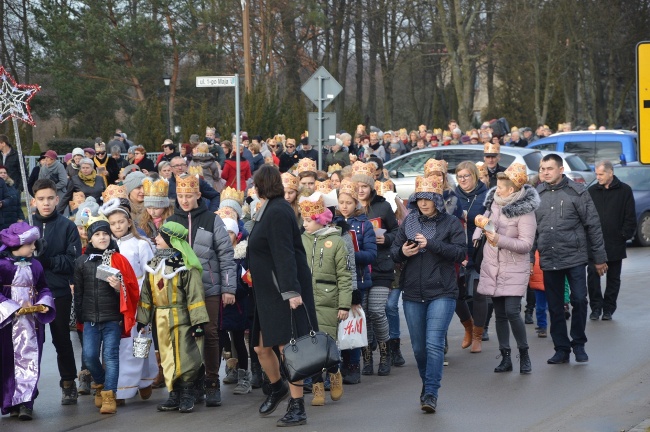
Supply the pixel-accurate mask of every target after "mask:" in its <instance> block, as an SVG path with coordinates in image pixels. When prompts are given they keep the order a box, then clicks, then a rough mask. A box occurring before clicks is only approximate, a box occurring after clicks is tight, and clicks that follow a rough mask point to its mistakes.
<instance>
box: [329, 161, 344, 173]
mask: <svg viewBox="0 0 650 432" xmlns="http://www.w3.org/2000/svg"><path fill="white" fill-rule="evenodd" d="M342 169H343V167H342V166H341V165H339V164H337V163H336V164H334V165H330V166H329V167H328V168H327V174H332V173H333V172H334V171H340V170H342Z"/></svg>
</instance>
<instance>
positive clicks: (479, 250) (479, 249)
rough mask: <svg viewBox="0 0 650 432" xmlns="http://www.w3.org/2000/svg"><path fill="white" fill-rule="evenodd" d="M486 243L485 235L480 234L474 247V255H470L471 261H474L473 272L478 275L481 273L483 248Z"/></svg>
mask: <svg viewBox="0 0 650 432" xmlns="http://www.w3.org/2000/svg"><path fill="white" fill-rule="evenodd" d="M485 242H487V237H486V236H485V233H483V232H482V233H481V237H480V238H479V239H478V244H477V245H476V246H475V247H474V254H473V255H472V261H474V270H476V271H477V272H478V273H479V274H480V273H481V263H482V262H483V247H484V246H485Z"/></svg>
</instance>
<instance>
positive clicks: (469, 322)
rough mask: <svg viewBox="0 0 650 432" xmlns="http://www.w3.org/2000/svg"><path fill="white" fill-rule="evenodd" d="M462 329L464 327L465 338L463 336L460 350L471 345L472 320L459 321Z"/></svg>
mask: <svg viewBox="0 0 650 432" xmlns="http://www.w3.org/2000/svg"><path fill="white" fill-rule="evenodd" d="M461 324H462V325H463V327H465V336H463V343H462V344H461V345H460V346H461V348H463V349H465V348H468V347H469V346H470V345H471V344H472V331H473V330H474V320H473V319H472V318H470V319H468V320H466V321H461Z"/></svg>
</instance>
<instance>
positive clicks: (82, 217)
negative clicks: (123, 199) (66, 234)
mask: <svg viewBox="0 0 650 432" xmlns="http://www.w3.org/2000/svg"><path fill="white" fill-rule="evenodd" d="M98 211H99V204H97V200H95V198H94V197H91V196H89V197H87V198H86V200H85V201H84V202H82V203H81V204H79V208H77V214H76V216H75V218H74V224H75V225H77V226H81V225H86V224H87V221H88V218H89V217H90V216H92V215H97V212H98Z"/></svg>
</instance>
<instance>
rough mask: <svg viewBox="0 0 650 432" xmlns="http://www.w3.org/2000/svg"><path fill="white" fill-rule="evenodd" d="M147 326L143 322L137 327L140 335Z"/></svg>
mask: <svg viewBox="0 0 650 432" xmlns="http://www.w3.org/2000/svg"><path fill="white" fill-rule="evenodd" d="M146 326H147V325H146V324H142V323H141V322H139V323H138V325H137V326H136V328H137V329H138V333H140V331H141V330H142V329H143V328H145V327H146Z"/></svg>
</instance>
